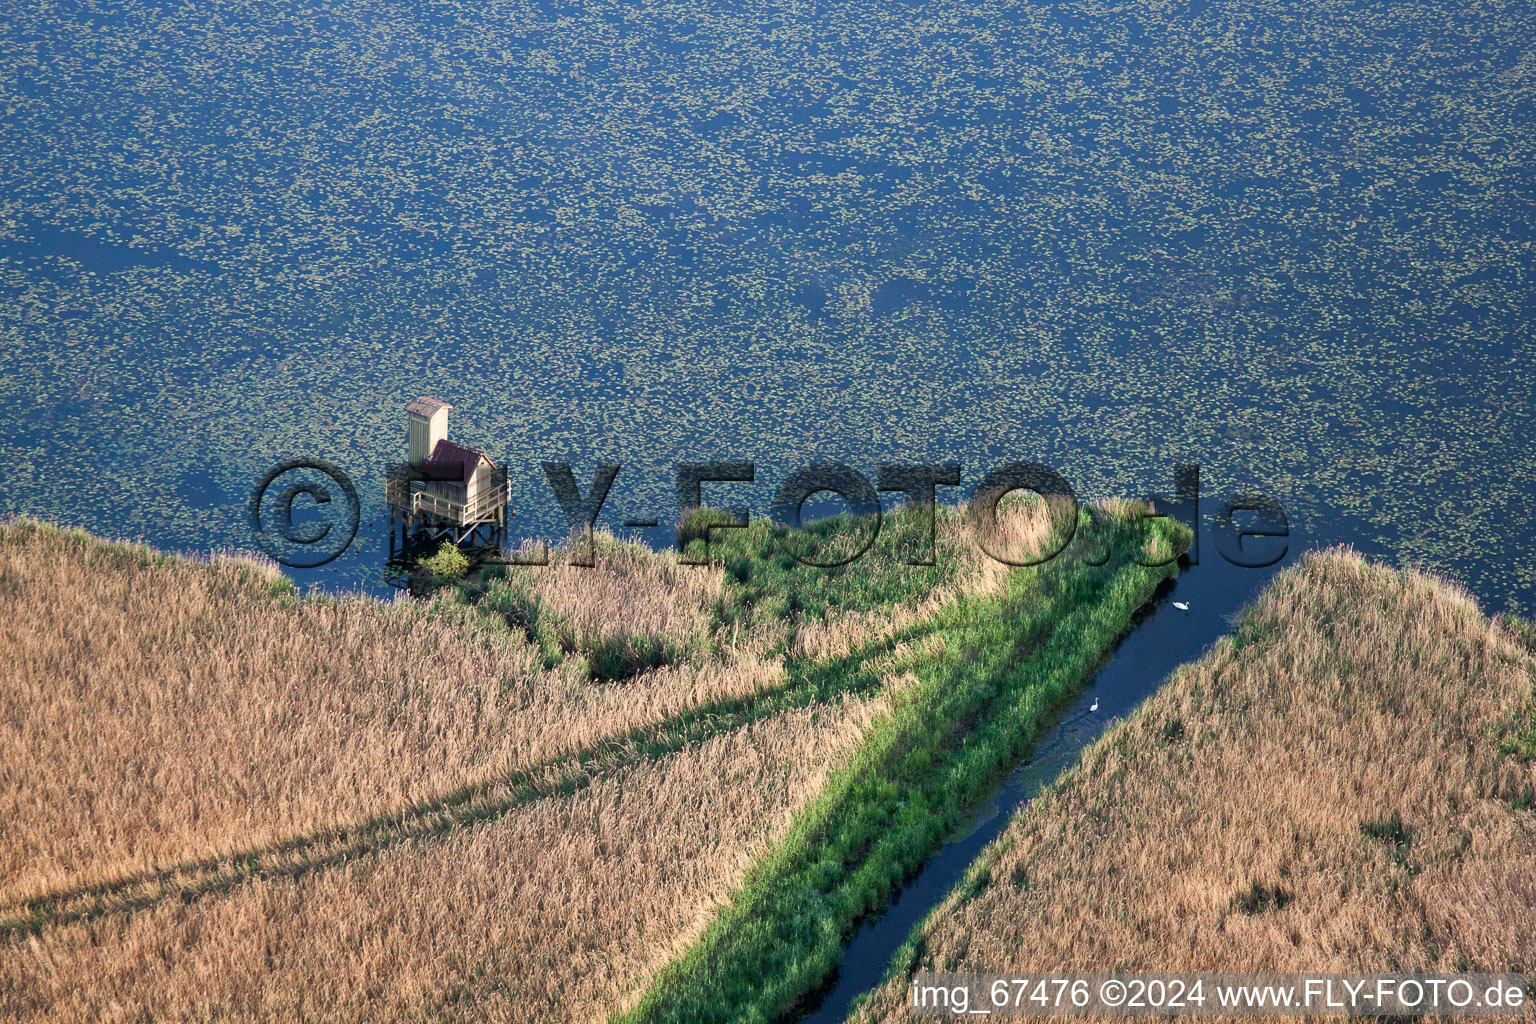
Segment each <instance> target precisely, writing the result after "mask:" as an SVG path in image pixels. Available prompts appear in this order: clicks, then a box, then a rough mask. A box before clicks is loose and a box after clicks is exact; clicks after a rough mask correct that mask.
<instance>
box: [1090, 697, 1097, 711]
mask: <svg viewBox="0 0 1536 1024" xmlns="http://www.w3.org/2000/svg"><path fill="white" fill-rule="evenodd" d="M1088 710H1089V711H1097V710H1099V698H1097V697H1095V698H1093V703H1092V704H1090V705H1088Z"/></svg>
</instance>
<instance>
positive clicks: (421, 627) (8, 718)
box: [0, 523, 783, 912]
mask: <svg viewBox="0 0 1536 1024" xmlns="http://www.w3.org/2000/svg"><path fill="white" fill-rule="evenodd" d="M569 571H579V570H569ZM691 572H693V573H695V574H696V575H695V576H694V577H693V578H692V580H691V581H690V580H689V579H688V578H687V577H676V576H675V577H664V576H662V575H660V574H658V573H654V572H653V573H652V574H651V575H650V576H648V577H646V578H645V579H644V580H643V581H642V582H643V584H644V585H641V586H637V587H635V588H634V590H633V592H632V594H631V598H632V606H633V611H634V614H635V615H636V616H640V617H643V616H645V615H646V614H648V612H647V609H648V608H649V607H650V605H651V604H666V605H667V606H668V607H667V609H666V610H665V611H663V612H660V613H656V614H658V615H659V616H661V617H662V618H663V620H665V618H666V617H667V616H671V615H673V614H674V613H675V608H676V607H678V606H679V605H687V603H688V602H690V601H692V602H694V603H695V606H697V601H696V598H697V597H698V595H699V594H700V592H701V590H702V592H703V593H705V594H707V593H708V588H709V584H708V582H707V577H708V576H709V574H710V573H712V572H713V573H715V575H716V576H718V571H717V570H710V569H707V568H698V569H693V570H691ZM637 575H638V573H637ZM701 578H704V579H705V580H706V582H705V583H703V584H700V583H699V582H698V580H699V579H701ZM669 582H671V583H675V584H676V586H675V587H674V589H672V590H669V589H668V583H669ZM576 603H578V604H579V602H576ZM782 675H783V666H782V664H781V663H780V662H779V661H778V660H776V659H771V658H759V657H754V656H752V655H750V654H748V653H745V652H741V653H740V656H737V652H729V651H728V652H725V653H724V654H723V655H722V656H720V657H716V658H712V659H705V660H699V661H697V662H687V663H679V664H674V665H667V666H663V667H662V668H660V669H658V670H656V671H651V672H646V673H643V674H640V675H638V676H636V677H635V678H632V679H629V680H626V682H625V683H624V685H623V686H622V687H615V686H605V685H601V684H598V683H594V682H593V681H592V680H591V679H590V678H589V677H588V675H587V674H586V672H585V671H584V670H583V668H582V666H580V665H578V664H576V663H574V662H562V663H558V664H556V665H554V666H553V667H546V665H545V663H544V661H543V659H542V656H541V653H540V652H539V651H538V650H537V649H536V648H535V647H533V646H531V645H530V644H528V643H527V642H526V640H525V638H524V636H523V634H522V633H520V632H518V631H516V630H513V629H509V628H507V626H506V624H505V623H504V622H502V621H501V620H500V619H498V618H496V617H495V616H491V615H487V614H484V613H483V612H481V611H479V610H477V609H475V608H472V607H466V606H459V605H455V604H454V603H452V602H448V601H439V602H436V603H435V604H434V605H432V606H428V605H426V604H423V603H421V602H413V601H409V600H401V601H398V602H394V603H381V602H378V601H374V600H371V599H361V598H359V599H348V600H328V599H321V600H307V599H306V600H299V599H297V598H295V597H294V595H293V594H292V591H291V588H289V587H287V586H286V584H285V582H284V581H283V580H282V578H281V577H280V576H279V575H278V574H276V572H275V570H272V569H271V568H269V567H262V566H261V565H259V564H257V563H254V562H251V561H250V560H241V559H237V558H225V559H217V560H214V561H212V562H202V563H200V562H194V561H188V560H184V559H176V558H166V557H163V556H157V555H156V554H154V553H153V552H150V551H148V550H147V549H144V548H141V547H137V546H133V545H121V544H112V543H107V542H103V541H99V540H95V539H93V538H90V537H88V536H86V535H84V534H80V533H75V532H69V531H61V530H57V529H53V528H49V527H45V526H41V525H38V524H31V523H15V524H11V525H7V526H4V527H0V711H3V713H0V750H3V751H4V752H5V756H4V757H3V758H0V821H4V823H5V825H4V827H3V828H0V912H3V911H4V910H5V909H6V908H7V907H13V906H15V905H16V904H17V903H19V902H20V901H23V900H26V899H29V898H34V897H45V896H46V895H47V894H48V893H50V892H52V891H53V890H56V889H59V888H74V887H80V886H89V885H95V884H106V883H111V882H113V881H114V880H119V879H123V878H126V877H129V876H131V875H134V874H135V873H139V872H144V871H148V870H153V869H154V868H156V867H159V866H164V865H167V864H174V863H178V862H183V861H187V860H196V859H201V858H208V857H219V856H223V855H228V854H231V853H235V852H241V851H248V850H253V849H260V848H261V847H263V846H264V845H265V844H270V843H272V842H275V841H277V840H279V839H281V838H282V837H285V836H289V835H293V834H298V833H305V832H310V831H313V830H316V829H322V828H327V827H331V826H333V825H337V824H340V823H347V822H353V821H358V820H363V819H367V818H370V817H372V816H376V815H382V814H388V813H391V812H393V811H396V810H398V809H399V808H402V807H406V806H410V805H412V804H414V803H417V802H421V801H428V800H431V799H434V798H436V797H438V796H440V795H441V794H443V793H446V792H450V791H452V790H454V789H456V788H458V787H461V786H465V785H469V784H474V783H477V782H480V781H483V780H485V779H487V778H493V777H495V776H497V775H499V774H501V773H505V772H507V771H510V770H515V769H522V768H529V767H533V766H537V765H539V764H543V763H546V762H549V761H551V760H554V759H558V758H560V757H562V756H566V755H569V754H571V753H572V752H573V751H577V750H581V749H584V748H587V747H590V746H591V745H593V744H595V743H597V742H599V741H601V740H604V739H605V738H611V737H615V736H621V735H624V734H627V733H628V732H630V731H632V730H635V729H637V728H641V727H643V726H646V725H648V724H650V723H654V722H656V721H658V720H660V719H663V718H665V717H667V716H673V715H678V714H681V713H685V712H687V711H688V710H690V709H694V708H698V707H700V706H702V705H705V704H708V703H709V702H711V701H715V700H718V699H721V698H723V697H740V696H743V695H748V694H751V693H754V692H757V691H759V690H761V689H763V688H765V687H769V686H772V685H774V684H775V683H776V682H778V681H779V680H780V679H781V678H782Z"/></svg>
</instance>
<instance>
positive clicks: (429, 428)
mask: <svg viewBox="0 0 1536 1024" xmlns="http://www.w3.org/2000/svg"><path fill="white" fill-rule="evenodd" d="M452 408H453V406H451V405H449V404H448V403H447V402H440V401H438V400H437V399H435V398H417V399H414V400H413V401H412V402H411V403H410V404H409V405H407V406H406V407H405V415H406V419H407V420H409V421H410V424H411V449H410V460H411V465H412V466H414V467H416V468H420V467H421V464H422V463H423V462H426V461H427V460H428V459H430V458H431V457H432V453H433V452H434V451H436V450H437V442H439V441H446V440H447V439H448V410H449V409H452Z"/></svg>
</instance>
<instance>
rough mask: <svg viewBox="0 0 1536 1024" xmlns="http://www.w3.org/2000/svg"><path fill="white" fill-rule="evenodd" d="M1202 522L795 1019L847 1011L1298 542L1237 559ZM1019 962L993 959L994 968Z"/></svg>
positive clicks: (1221, 628) (1297, 550)
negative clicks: (1038, 805)
mask: <svg viewBox="0 0 1536 1024" xmlns="http://www.w3.org/2000/svg"><path fill="white" fill-rule="evenodd" d="M1208 532H1209V531H1202V536H1201V544H1200V562H1199V564H1198V565H1194V566H1188V567H1186V568H1185V569H1184V571H1183V572H1181V573H1180V574H1179V575H1178V577H1177V578H1175V579H1174V580H1173V581H1171V584H1170V585H1167V586H1165V587H1164V588H1163V589H1162V591H1160V593H1159V595H1158V598H1157V600H1156V601H1155V603H1154V604H1153V605H1152V606H1151V607H1150V609H1147V610H1146V611H1144V613H1143V616H1142V617H1141V618H1140V619H1139V622H1138V624H1137V626H1136V627H1135V628H1134V629H1133V630H1132V631H1131V632H1130V633H1129V634H1128V635H1127V636H1126V637H1125V638H1124V639H1123V640H1122V641H1121V642H1120V644H1119V645H1118V646H1117V647H1116V648H1115V650H1114V651H1113V652H1111V653H1110V655H1109V656H1108V657H1107V658H1106V659H1105V661H1104V663H1103V664H1102V665H1101V666H1100V667H1099V669H1098V671H1097V672H1096V673H1095V674H1094V677H1093V679H1092V680H1091V681H1090V682H1089V683H1088V685H1087V687H1086V688H1085V689H1084V690H1083V692H1082V694H1081V696H1079V697H1078V699H1077V700H1076V701H1074V702H1073V703H1072V704H1071V705H1070V706H1068V707H1066V708H1065V709H1063V710H1062V711H1061V713H1060V714H1059V715H1058V716H1057V718H1056V720H1055V721H1054V722H1053V723H1052V724H1051V725H1050V726H1049V727H1048V728H1047V729H1046V730H1045V731H1044V732H1043V733H1042V734H1041V737H1040V739H1039V740H1038V741H1037V742H1036V743H1035V745H1034V746H1033V748H1031V750H1030V752H1029V754H1028V755H1027V756H1026V757H1025V759H1024V760H1023V761H1022V762H1020V764H1019V765H1018V766H1017V767H1015V768H1014V769H1013V771H1012V772H1011V773H1009V775H1008V776H1007V777H1006V779H1004V781H1003V783H1002V785H1001V787H1000V788H999V789H998V790H997V792H996V793H995V794H994V795H993V796H992V797H991V798H990V799H988V800H986V801H984V802H983V803H982V805H981V806H980V807H979V808H978V809H977V812H976V816H975V817H974V818H973V819H972V821H971V823H970V825H969V826H968V827H967V828H966V829H964V830H962V832H961V833H960V834H958V835H957V836H956V837H955V838H953V839H952V840H951V841H949V842H948V843H946V844H945V845H944V846H943V847H941V848H940V849H939V850H938V851H937V852H936V853H935V854H934V855H933V856H932V857H931V858H929V860H928V861H927V863H925V864H924V865H923V866H922V868H921V869H920V870H919V871H918V873H917V874H916V875H914V876H913V877H912V878H911V879H910V880H909V881H908V882H907V884H906V885H905V886H903V887H902V889H901V891H900V892H899V893H898V894H897V895H896V896H895V898H894V899H893V900H892V901H891V905H890V906H889V907H888V908H887V909H886V911H885V913H884V914H883V915H881V916H880V917H877V918H874V919H872V920H869V921H865V922H864V924H863V925H862V926H860V928H859V930H858V931H857V932H856V933H855V934H854V937H853V941H852V942H851V943H850V944H849V946H848V948H847V950H846V952H845V953H844V955H843V964H842V968H841V970H840V971H839V972H838V974H837V976H836V978H835V979H834V980H833V982H832V983H831V985H830V986H829V987H828V988H827V989H826V990H825V991H824V992H823V993H822V994H821V996H820V997H819V999H818V1000H817V1001H816V1002H815V1003H814V1004H812V1005H811V1006H809V1007H808V1008H807V1012H806V1013H805V1015H804V1016H803V1017H802V1018H801V1020H802V1022H803V1024H837V1022H840V1021H842V1020H843V1019H844V1018H845V1017H847V1015H848V1010H849V1008H850V1007H851V1006H852V1004H853V1001H854V1000H855V999H857V998H858V997H859V996H860V995H862V994H864V993H865V992H868V991H869V990H870V989H872V988H874V987H875V986H876V985H877V984H879V982H880V980H881V979H882V978H883V977H884V976H885V972H886V969H887V967H889V965H890V962H891V957H892V956H893V955H895V953H896V950H897V949H898V948H900V946H901V944H902V943H903V942H905V941H906V938H907V936H908V935H909V934H910V933H911V931H912V929H913V927H914V926H915V925H917V923H918V922H920V921H921V920H922V919H923V918H924V917H925V916H926V915H927V914H928V913H929V911H931V910H933V908H934V907H936V906H937V905H938V904H939V903H940V902H941V901H943V899H944V897H945V896H947V895H948V894H949V892H950V890H952V889H953V888H954V887H955V885H956V884H957V883H958V882H959V881H960V879H961V878H963V877H964V875H965V872H966V869H967V868H968V867H970V865H971V863H972V862H973V861H974V860H975V859H976V858H977V856H978V855H980V853H981V851H982V850H983V849H984V848H985V847H986V846H987V844H988V843H990V842H992V840H994V839H996V838H997V837H998V836H999V835H1001V834H1002V831H1003V829H1005V828H1006V827H1007V826H1008V822H1009V820H1010V819H1011V818H1012V817H1013V815H1014V812H1016V811H1017V810H1019V809H1020V808H1021V807H1022V806H1023V805H1024V804H1026V803H1027V802H1028V801H1030V800H1032V799H1033V798H1034V797H1035V795H1036V794H1037V793H1039V792H1040V790H1041V789H1043V788H1044V787H1046V786H1048V785H1050V784H1051V783H1052V782H1053V781H1055V780H1056V778H1057V777H1058V776H1059V775H1060V774H1061V773H1062V772H1063V771H1065V770H1066V769H1067V768H1069V767H1071V766H1072V765H1073V764H1074V763H1076V761H1077V758H1078V755H1079V754H1080V753H1081V752H1082V750H1083V748H1084V747H1086V746H1087V745H1088V744H1090V743H1092V742H1093V741H1094V740H1096V739H1097V738H1098V737H1099V735H1100V733H1102V732H1103V731H1104V730H1105V728H1107V727H1108V726H1109V725H1110V724H1111V723H1112V722H1114V721H1116V720H1117V719H1121V718H1124V717H1125V716H1126V715H1128V714H1130V713H1131V712H1132V711H1133V710H1135V708H1136V706H1137V705H1139V704H1140V703H1141V702H1142V701H1143V700H1144V699H1146V698H1147V697H1148V696H1150V695H1151V694H1152V693H1154V692H1155V691H1156V690H1157V689H1158V687H1160V686H1161V685H1162V684H1163V682H1164V680H1166V679H1167V677H1168V674H1169V673H1170V672H1172V671H1173V670H1174V669H1175V668H1177V667H1178V666H1179V665H1181V664H1183V663H1184V662H1187V661H1191V660H1193V659H1195V658H1198V657H1199V656H1200V655H1201V654H1202V653H1203V652H1204V651H1205V650H1206V649H1207V648H1208V647H1210V645H1211V644H1212V643H1214V642H1215V641H1216V639H1217V638H1218V637H1220V636H1222V635H1223V634H1225V633H1227V632H1229V631H1230V629H1231V626H1232V623H1233V621H1234V620H1235V616H1236V613H1237V612H1238V611H1240V610H1241V609H1242V608H1243V606H1245V605H1247V604H1248V603H1250V602H1251V601H1252V600H1253V598H1254V597H1256V596H1257V595H1258V593H1259V591H1260V590H1262V589H1263V588H1264V586H1265V585H1266V584H1267V583H1268V582H1269V581H1270V580H1271V579H1272V578H1273V577H1274V575H1275V573H1277V572H1279V571H1280V570H1281V569H1284V568H1285V567H1286V566H1288V565H1291V564H1293V563H1294V562H1295V561H1296V560H1297V559H1298V558H1299V557H1300V556H1301V554H1302V553H1303V550H1304V548H1305V546H1306V545H1305V543H1304V538H1302V537H1300V536H1299V535H1298V534H1297V533H1296V532H1295V531H1294V530H1293V531H1292V534H1291V537H1290V546H1289V548H1288V550H1287V552H1286V557H1285V558H1284V559H1282V560H1281V561H1280V562H1279V563H1277V564H1276V565H1273V566H1270V567H1268V568H1264V569H1245V568H1240V567H1238V566H1234V565H1232V564H1230V563H1229V562H1227V561H1225V560H1224V559H1222V557H1221V556H1220V555H1219V554H1217V553H1216V550H1215V547H1214V545H1213V544H1211V543H1210V542H1209V540H1208V537H1207V534H1208ZM1314 546H1316V542H1315V541H1314ZM1175 601H1178V602H1181V603H1184V604H1188V605H1189V609H1188V611H1184V610H1181V609H1179V608H1176V607H1174V602H1175ZM1094 701H1098V710H1097V711H1096V712H1095V711H1090V710H1089V708H1090V707H1092V706H1093V703H1094ZM1020 966H1022V965H1019V964H995V965H993V967H994V968H995V969H996V970H999V971H1007V970H1011V969H1016V968H1018V967H1020Z"/></svg>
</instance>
